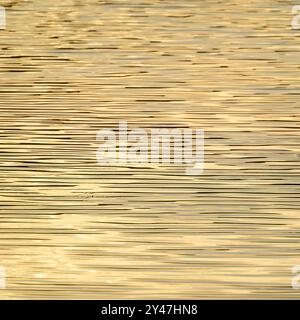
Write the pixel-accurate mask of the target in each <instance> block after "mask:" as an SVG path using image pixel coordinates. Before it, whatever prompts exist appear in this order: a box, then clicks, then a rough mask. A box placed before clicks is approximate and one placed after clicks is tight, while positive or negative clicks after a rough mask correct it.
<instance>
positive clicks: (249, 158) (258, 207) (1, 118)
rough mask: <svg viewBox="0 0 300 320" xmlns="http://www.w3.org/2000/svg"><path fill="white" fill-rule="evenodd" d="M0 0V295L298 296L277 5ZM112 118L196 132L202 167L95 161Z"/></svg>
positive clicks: (292, 44) (294, 170)
mask: <svg viewBox="0 0 300 320" xmlns="http://www.w3.org/2000/svg"><path fill="white" fill-rule="evenodd" d="M294 4H300V2H299V3H294ZM2 5H4V6H6V10H7V11H6V13H7V28H6V30H0V48H1V51H0V59H1V60H0V72H1V76H0V123H1V126H0V143H1V153H0V161H1V168H0V170H1V171H0V190H1V192H0V194H1V195H0V203H1V208H0V209H1V214H0V265H2V266H4V267H5V269H6V273H7V278H6V283H7V288H6V289H1V290H0V297H1V298H2V299H25V298H26V299H46V298H48V299H62V298H67V299H80V298H81V299H87V298H89V299H101V298H102V299H104V298H107V299H123V298H124V299H125V298H126V299H141V298H144V299H148V298H153V299H154V298H158V299H163V298H165V299H168V298H172V299H175V298H191V299H193V298H194V299H198V298H218V299H220V298H225V299H228V298H246V299H247V298H258V299H260V298H269V299H272V298H299V297H300V289H299V290H295V289H293V288H292V285H291V281H292V277H293V274H292V271H291V270H292V268H293V266H294V265H300V245H299V240H300V215H299V203H300V199H299V174H300V166H299V160H300V146H299V141H300V139H299V138H300V132H299V120H300V117H299V115H300V114H299V106H300V105H299V104H300V102H299V94H300V80H299V79H300V77H299V56H300V47H299V41H300V31H297V30H292V29H291V26H290V21H291V19H292V17H293V15H292V13H291V4H290V3H289V2H287V1H275V0H273V1H270V0H266V1H256V0H249V1H234V0H229V1H214V0H210V1H208V0H202V1H200V0H199V1H197V0H186V1H179V0H177V1H176V0H172V1H169V0H166V1H159V0H151V1H150V0H145V1H139V0H137V1H125V0H111V1H108V0H107V1H105V0H103V1H94V0H85V1H83V0H82V1H80V0H77V1H76V0H74V1H70V0H65V1H57V0H52V1H48V0H43V1H2ZM119 120H126V121H128V125H129V127H130V128H153V127H162V128H164V127H166V128H168V127H176V128H177V127H178V128H192V129H195V128H201V129H204V130H205V171H204V173H203V174H202V175H199V176H187V175H186V174H185V167H184V166H174V165H169V166H162V165H159V164H158V165H147V164H145V165H138V166H128V167H126V166H117V165H115V166H107V167H104V166H101V165H99V164H97V162H96V150H97V148H98V145H99V142H98V141H96V133H97V131H98V130H99V129H101V128H114V127H116V126H117V125H118V122H119Z"/></svg>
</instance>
